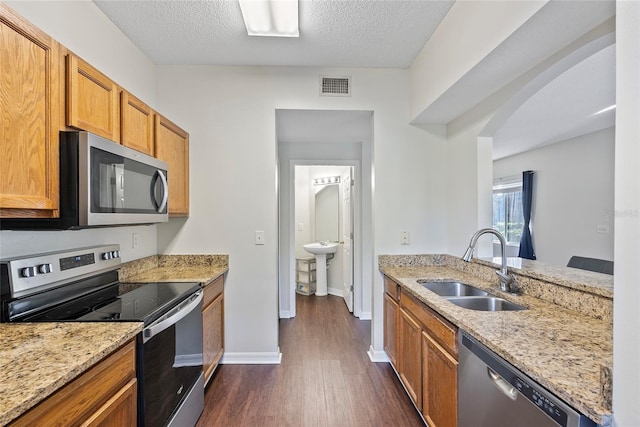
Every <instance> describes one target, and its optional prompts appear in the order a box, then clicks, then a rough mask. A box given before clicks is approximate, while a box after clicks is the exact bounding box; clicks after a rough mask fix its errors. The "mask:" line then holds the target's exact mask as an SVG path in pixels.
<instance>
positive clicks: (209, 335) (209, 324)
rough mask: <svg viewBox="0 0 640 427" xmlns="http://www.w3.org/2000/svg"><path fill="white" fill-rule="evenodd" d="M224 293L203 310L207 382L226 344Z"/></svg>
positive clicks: (203, 344) (203, 341) (204, 365)
mask: <svg viewBox="0 0 640 427" xmlns="http://www.w3.org/2000/svg"><path fill="white" fill-rule="evenodd" d="M223 322H224V294H220V295H218V296H217V297H216V299H214V300H213V301H212V302H211V304H209V305H208V306H207V307H205V308H204V309H203V310H202V324H203V325H202V334H203V337H202V338H203V339H202V346H203V358H204V363H203V367H202V368H203V370H204V381H205V384H206V383H207V382H208V381H209V379H210V378H211V376H212V375H213V372H214V371H215V369H216V367H217V366H218V362H220V359H221V358H222V353H223V345H224V324H223Z"/></svg>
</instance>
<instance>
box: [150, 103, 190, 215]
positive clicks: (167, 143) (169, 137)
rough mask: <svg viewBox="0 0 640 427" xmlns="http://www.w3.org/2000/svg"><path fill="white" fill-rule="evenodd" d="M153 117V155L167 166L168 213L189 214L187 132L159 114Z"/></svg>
mask: <svg viewBox="0 0 640 427" xmlns="http://www.w3.org/2000/svg"><path fill="white" fill-rule="evenodd" d="M155 117H156V119H155V157H156V158H158V159H160V160H163V161H165V162H167V165H168V168H169V170H168V173H167V175H168V176H167V179H168V180H169V215H170V216H189V134H188V133H187V132H185V131H184V130H182V129H180V127H178V126H177V125H175V124H174V123H172V122H171V121H170V120H169V119H167V118H165V117H163V116H161V115H160V114H156V115H155Z"/></svg>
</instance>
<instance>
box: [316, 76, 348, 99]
mask: <svg viewBox="0 0 640 427" xmlns="http://www.w3.org/2000/svg"><path fill="white" fill-rule="evenodd" d="M320 95H323V96H351V77H325V76H320Z"/></svg>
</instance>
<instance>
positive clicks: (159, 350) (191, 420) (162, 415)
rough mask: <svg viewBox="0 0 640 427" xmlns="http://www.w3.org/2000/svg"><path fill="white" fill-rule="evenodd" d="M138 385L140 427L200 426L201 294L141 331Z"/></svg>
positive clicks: (201, 385)
mask: <svg viewBox="0 0 640 427" xmlns="http://www.w3.org/2000/svg"><path fill="white" fill-rule="evenodd" d="M138 381H139V384H140V392H139V395H138V403H139V405H138V425H139V426H145V427H155V426H167V425H176V426H177V425H181V426H188V425H191V426H193V425H195V423H196V421H197V420H198V418H199V417H200V414H201V413H202V410H203V406H204V386H203V382H202V291H201V290H200V291H198V292H196V293H194V294H193V295H192V296H190V297H189V298H187V299H186V300H185V301H183V302H182V303H181V304H180V305H179V306H177V307H175V308H173V309H172V310H170V311H169V312H168V313H167V314H165V315H164V316H162V317H161V318H159V319H158V320H156V321H155V322H153V323H151V324H150V325H148V326H146V327H145V329H144V330H143V331H142V334H141V335H140V336H139V337H138ZM181 409H183V410H182V411H181ZM187 409H188V410H187Z"/></svg>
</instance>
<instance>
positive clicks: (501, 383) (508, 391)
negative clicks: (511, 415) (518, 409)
mask: <svg viewBox="0 0 640 427" xmlns="http://www.w3.org/2000/svg"><path fill="white" fill-rule="evenodd" d="M487 374H489V378H491V381H493V384H495V386H496V387H498V390H500V391H501V392H502V393H504V394H505V395H506V396H507V397H508V398H509V399H511V400H516V398H517V397H518V392H517V391H516V389H515V387H513V386H512V385H511V384H509V383H508V382H506V381H505V380H504V378H502V377H501V376H500V375H498V373H497V372H495V371H494V370H493V369H491V368H490V367H488V366H487Z"/></svg>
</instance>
